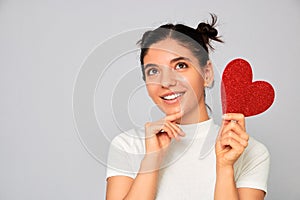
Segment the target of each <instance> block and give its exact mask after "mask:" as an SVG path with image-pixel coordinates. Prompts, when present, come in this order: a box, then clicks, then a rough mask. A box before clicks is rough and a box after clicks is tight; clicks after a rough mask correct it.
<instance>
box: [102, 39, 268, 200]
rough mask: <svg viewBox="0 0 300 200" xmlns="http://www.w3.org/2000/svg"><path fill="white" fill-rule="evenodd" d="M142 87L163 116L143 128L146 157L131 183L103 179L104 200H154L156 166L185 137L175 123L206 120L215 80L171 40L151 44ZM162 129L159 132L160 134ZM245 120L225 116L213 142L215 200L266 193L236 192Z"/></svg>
mask: <svg viewBox="0 0 300 200" xmlns="http://www.w3.org/2000/svg"><path fill="white" fill-rule="evenodd" d="M144 64H145V65H144V66H145V74H146V86H147V90H148V94H149V96H150V97H151V98H152V100H153V101H154V103H156V104H157V105H158V106H159V108H160V109H161V110H162V111H163V112H164V113H165V114H166V116H165V117H164V118H162V119H160V120H158V121H155V122H147V123H146V124H145V135H146V139H145V145H146V155H145V157H144V159H143V160H142V162H141V167H140V170H139V173H138V175H137V177H136V178H135V179H132V178H129V177H124V176H114V177H110V178H108V179H107V193H106V194H107V197H106V199H108V200H115V199H149V200H150V199H151V200H152V199H155V194H156V190H157V187H158V184H157V183H158V173H159V166H160V164H161V162H162V160H163V159H164V156H165V154H166V151H165V150H166V149H167V147H168V145H169V144H170V142H171V140H172V139H177V140H180V138H181V137H184V136H185V133H183V132H182V130H181V129H180V128H179V126H178V124H192V123H199V122H202V121H206V120H208V119H209V117H208V113H207V110H206V107H205V97H204V88H205V87H206V86H208V85H210V84H211V82H212V81H213V69H212V64H211V62H210V61H208V62H207V65H206V66H201V67H200V66H199V62H198V60H197V59H196V57H195V56H194V55H193V53H192V52H191V51H190V50H189V49H188V48H186V47H184V46H182V45H181V44H180V43H178V42H177V41H175V40H172V39H166V40H163V41H160V42H158V43H155V44H153V45H152V46H151V47H150V49H149V51H148V53H147V54H146V56H145V57H144ZM172 93H180V94H183V95H182V96H180V97H179V98H177V99H175V100H169V101H168V100H164V99H163V98H162V97H164V96H166V95H167V94H172ZM162 130H163V131H162ZM248 139H249V136H248V134H247V133H246V128H245V118H244V116H243V115H242V114H237V113H229V114H226V115H224V116H223V121H222V126H221V128H220V131H219V135H218V138H217V140H216V145H215V152H216V185H215V194H214V196H215V199H216V200H218V199H222V200H224V199H225V200H226V199H230V200H235V199H242V200H254V199H255V200H260V199H264V195H265V194H264V192H263V191H261V190H256V189H251V188H236V185H235V181H234V170H233V165H234V163H235V161H236V160H237V159H238V158H239V157H240V155H241V154H242V153H243V152H244V150H245V148H246V147H247V145H248Z"/></svg>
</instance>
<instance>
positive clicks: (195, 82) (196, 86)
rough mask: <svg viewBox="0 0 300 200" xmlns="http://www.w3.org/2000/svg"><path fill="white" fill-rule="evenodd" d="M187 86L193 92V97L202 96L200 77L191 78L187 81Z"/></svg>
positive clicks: (201, 79)
mask: <svg viewBox="0 0 300 200" xmlns="http://www.w3.org/2000/svg"><path fill="white" fill-rule="evenodd" d="M189 84H190V87H191V89H192V90H193V92H194V95H196V96H198V97H199V96H202V94H203V90H204V81H203V78H202V76H200V75H196V76H193V77H192V78H191V79H190V80H189Z"/></svg>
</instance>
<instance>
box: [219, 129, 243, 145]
mask: <svg viewBox="0 0 300 200" xmlns="http://www.w3.org/2000/svg"><path fill="white" fill-rule="evenodd" d="M227 138H233V139H234V140H236V141H237V142H239V143H240V144H241V145H242V146H244V147H247V146H248V140H245V139H243V138H242V137H240V136H239V135H237V134H236V133H235V132H233V131H227V132H225V133H223V135H222V138H221V139H227Z"/></svg>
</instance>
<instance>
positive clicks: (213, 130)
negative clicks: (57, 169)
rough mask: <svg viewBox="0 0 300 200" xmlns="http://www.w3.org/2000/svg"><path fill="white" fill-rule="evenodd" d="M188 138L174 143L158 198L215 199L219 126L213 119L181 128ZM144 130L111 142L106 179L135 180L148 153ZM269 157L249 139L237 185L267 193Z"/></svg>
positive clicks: (236, 167) (238, 165)
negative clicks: (216, 142)
mask: <svg viewBox="0 0 300 200" xmlns="http://www.w3.org/2000/svg"><path fill="white" fill-rule="evenodd" d="M180 127H181V129H182V130H183V131H184V132H185V134H186V136H185V137H183V138H181V140H180V141H179V142H178V141H176V140H172V143H171V145H170V146H169V149H168V152H167V154H166V157H165V158H164V162H163V164H162V168H161V170H160V172H159V182H158V190H157V195H156V199H157V200H160V199H164V200H165V199H172V200H176V199H180V200H182V199H213V195H214V188H215V180H216V156H215V151H214V145H215V140H216V137H217V134H218V131H219V126H217V125H215V124H214V123H213V120H212V119H210V120H207V121H205V122H201V123H198V124H191V125H180ZM144 135H145V133H144V130H143V129H139V130H138V129H131V130H129V131H127V132H124V133H121V134H120V135H118V136H117V137H115V138H114V139H113V141H112V143H111V146H110V150H109V155H108V163H107V164H108V165H107V178H108V177H111V176H128V177H131V178H133V179H134V178H135V177H136V175H137V173H138V171H139V168H140V163H141V160H142V159H143V157H144V154H145V141H144ZM269 163H270V157H269V152H268V150H267V148H266V147H265V146H264V145H263V144H261V143H259V142H258V141H256V140H255V139H253V138H252V137H250V139H249V142H248V146H247V148H246V149H245V151H244V152H243V154H242V155H241V156H240V158H239V159H238V160H237V161H236V163H235V165H234V170H235V181H236V186H237V187H238V188H240V187H248V188H255V189H260V190H263V191H265V192H267V180H268V173H269Z"/></svg>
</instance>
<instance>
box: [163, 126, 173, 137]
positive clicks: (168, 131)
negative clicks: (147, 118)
mask: <svg viewBox="0 0 300 200" xmlns="http://www.w3.org/2000/svg"><path fill="white" fill-rule="evenodd" d="M162 129H163V132H160V133H165V134H167V135H168V136H169V138H175V134H174V133H173V130H172V128H171V127H170V126H169V125H167V124H164V126H163V127H162Z"/></svg>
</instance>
